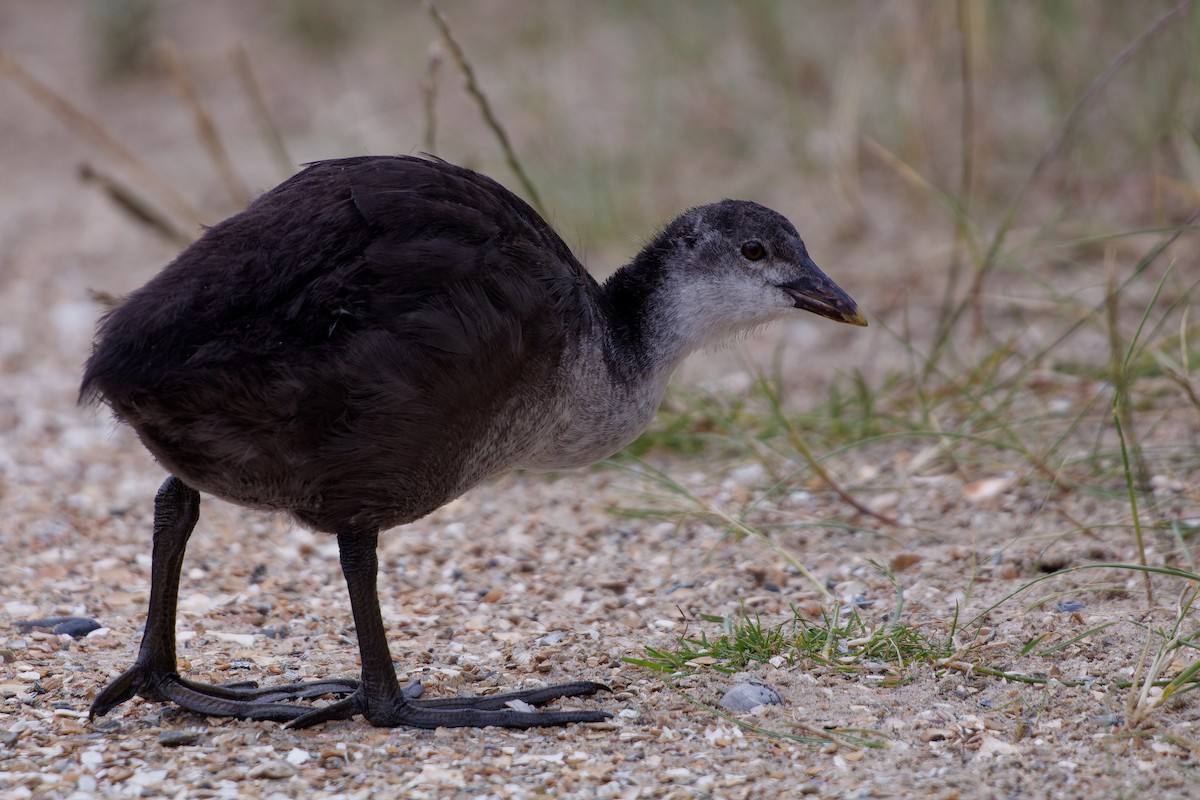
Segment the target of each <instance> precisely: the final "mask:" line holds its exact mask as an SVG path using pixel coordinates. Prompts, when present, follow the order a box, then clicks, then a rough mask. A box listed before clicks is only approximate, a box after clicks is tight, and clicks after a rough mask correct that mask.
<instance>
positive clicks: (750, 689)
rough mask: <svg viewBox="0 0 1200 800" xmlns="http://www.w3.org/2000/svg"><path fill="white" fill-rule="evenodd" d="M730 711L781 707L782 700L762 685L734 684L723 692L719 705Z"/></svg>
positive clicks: (775, 692)
mask: <svg viewBox="0 0 1200 800" xmlns="http://www.w3.org/2000/svg"><path fill="white" fill-rule="evenodd" d="M720 705H721V707H722V708H727V709H729V710H730V711H738V712H741V711H750V710H751V709H754V708H757V707H758V706H781V705H783V698H782V697H780V696H779V692H777V691H775V690H774V689H772V688H771V687H770V686H767V685H766V684H763V683H750V682H749V681H745V682H742V683H736V684H734V685H733V686H731V687H730V689H729V691H727V692H725V695H724V697H722V698H721V703H720Z"/></svg>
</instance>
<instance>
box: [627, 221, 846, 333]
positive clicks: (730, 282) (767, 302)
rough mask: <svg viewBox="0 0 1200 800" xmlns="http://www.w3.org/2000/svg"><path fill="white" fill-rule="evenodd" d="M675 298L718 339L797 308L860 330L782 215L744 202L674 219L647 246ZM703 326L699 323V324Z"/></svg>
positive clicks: (843, 294) (840, 292)
mask: <svg viewBox="0 0 1200 800" xmlns="http://www.w3.org/2000/svg"><path fill="white" fill-rule="evenodd" d="M647 250H648V251H651V250H657V251H658V252H657V254H656V255H657V257H658V258H657V260H658V261H659V263H660V264H661V265H662V266H663V267H665V268H666V271H667V272H668V273H669V274H670V277H668V278H667V280H666V283H667V284H673V285H672V287H671V288H672V291H673V292H675V293H678V294H680V295H682V297H681V298H680V299H681V300H682V301H683V302H681V304H680V305H681V306H682V307H683V308H688V309H691V310H692V311H694V312H696V313H697V314H698V315H699V316H700V318H701V319H699V320H697V321H698V322H701V323H704V324H709V325H711V326H712V328H713V332H714V333H715V334H716V335H717V336H720V335H722V334H725V333H729V332H733V331H736V330H739V329H747V328H753V327H755V326H757V325H760V324H762V323H764V322H769V321H771V320H773V319H776V318H778V317H780V316H783V315H785V314H786V313H787V312H788V310H790V309H796V308H798V309H803V310H804V311H810V312H812V313H814V314H817V315H819V316H822V317H826V318H828V319H832V320H835V321H837V322H845V323H848V324H851V325H861V326H865V325H866V324H867V320H866V318H865V317H864V316H863V315H862V313H861V312H860V311H859V310H858V305H857V304H856V303H855V302H854V300H853V299H851V297H850V295H848V294H847V293H846V292H845V291H844V290H843V289H842V288H841V287H840V286H838V285H837V284H836V283H834V282H833V281H832V280H830V279H829V278H828V277H827V276H826V275H825V273H823V272H822V271H821V270H820V268H819V267H817V265H816V264H814V263H813V260H812V259H811V258H810V257H809V255H808V250H807V249H806V248H805V246H804V242H803V241H801V239H800V235H799V234H798V233H797V232H796V228H795V226H793V225H792V223H791V222H789V221H788V219H787V218H786V217H784V216H783V215H782V214H779V213H777V212H775V211H772V210H771V209H769V208H766V207H765V206H761V205H759V204H758V203H753V202H750V201H747V200H722V201H721V202H719V203H712V204H711V205H706V206H700V207H697V208H693V209H691V210H689V211H687V212H685V213H684V214H682V215H680V216H679V217H678V218H676V219H675V220H674V221H673V222H671V224H669V225H668V226H667V227H666V229H665V230H664V231H663V232H662V234H660V235H659V236H658V237H657V238H656V239H655V240H654V242H652V243H651V244H650V245H649V246H648V247H647ZM705 320H707V322H705Z"/></svg>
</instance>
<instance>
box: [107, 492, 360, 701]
mask: <svg viewBox="0 0 1200 800" xmlns="http://www.w3.org/2000/svg"><path fill="white" fill-rule="evenodd" d="M199 515H200V493H199V492H197V491H196V490H195V489H193V488H191V487H190V486H188V485H187V484H186V483H184V482H183V481H181V480H179V478H176V477H175V476H171V477H169V478H167V480H166V481H164V482H163V485H162V487H161V488H160V489H159V490H158V494H157V495H155V497H154V542H153V550H152V554H151V560H150V605H149V609H148V610H147V613H146V632H145V633H144V634H143V635H142V644H141V647H140V648H139V649H138V655H137V659H136V660H135V661H134V663H133V666H132V667H130V668H129V669H128V670H126V671H125V672H123V673H122V674H121V675H120V676H119V677H117V678H116V679H115V680H114V681H113V682H112V683H110V684H109V685H108V686H106V687H105V688H104V689H103V691H101V692H100V694H98V695H97V696H96V699H95V700H94V701H92V707H91V711H90V715H91V716H92V717H100V716H104V715H105V714H107V713H108V712H109V711H111V710H112V709H113V708H115V707H116V706H118V705H120V704H121V703H124V702H125V701H126V700H129V699H131V698H132V697H133V696H134V695H141V696H142V697H144V698H146V699H147V700H154V701H162V700H171V701H174V702H175V703H177V704H179V705H180V706H182V707H184V708H186V709H188V710H190V711H196V712H198V713H201V714H208V715H212V716H235V717H245V718H252V719H274V720H278V721H281V722H282V721H286V720H290V719H294V718H295V717H297V716H299V715H300V714H303V713H305V712H306V711H308V710H309V709H308V708H306V707H304V706H293V705H286V704H283V703H277V702H274V701H276V700H284V699H289V698H300V697H319V696H321V695H325V694H338V695H341V694H347V693H349V692H351V691H353V690H354V688H355V686H357V683H358V682H357V681H354V680H349V679H340V680H337V679H335V680H329V681H318V682H315V683H311V684H292V685H290V686H280V687H272V688H269V689H257V688H253V687H251V686H246V685H240V686H210V685H207V684H203V683H196V682H194V681H189V680H186V679H184V678H181V677H179V675H178V674H177V673H176V671H175V666H176V665H175V614H176V606H177V602H178V599H179V573H180V571H181V569H182V568H183V555H184V551H185V550H186V549H187V543H188V538H189V537H190V536H191V534H192V529H193V528H194V527H195V526H196V520H197V519H198V518H199Z"/></svg>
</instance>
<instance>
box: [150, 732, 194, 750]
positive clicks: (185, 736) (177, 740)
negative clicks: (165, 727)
mask: <svg viewBox="0 0 1200 800" xmlns="http://www.w3.org/2000/svg"><path fill="white" fill-rule="evenodd" d="M203 735H204V734H203V733H202V732H201V731H165V732H163V733H160V734H159V735H158V743H159V744H161V745H162V746H163V747H182V746H183V745H188V744H196V742H198V741H200V738H201V737H202V736H203Z"/></svg>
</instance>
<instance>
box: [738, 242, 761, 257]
mask: <svg viewBox="0 0 1200 800" xmlns="http://www.w3.org/2000/svg"><path fill="white" fill-rule="evenodd" d="M766 254H767V248H765V247H763V246H762V242H755V241H749V242H746V243H745V244H743V245H742V257H743V258H745V259H746V260H747V261H760V260H762V257H763V256H765V255H766Z"/></svg>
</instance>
